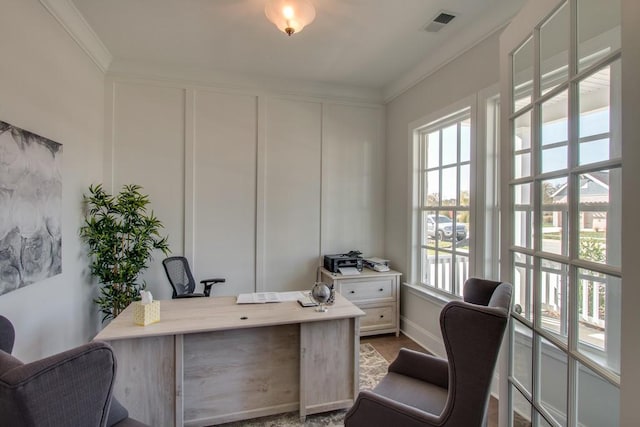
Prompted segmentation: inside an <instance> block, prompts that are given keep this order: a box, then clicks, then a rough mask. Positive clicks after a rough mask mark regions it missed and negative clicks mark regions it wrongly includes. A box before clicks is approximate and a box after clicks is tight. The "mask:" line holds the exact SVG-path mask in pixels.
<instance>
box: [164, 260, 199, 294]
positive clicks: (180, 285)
mask: <svg viewBox="0 0 640 427" xmlns="http://www.w3.org/2000/svg"><path fill="white" fill-rule="evenodd" d="M162 266H163V267H164V271H165V272H166V273H167V278H168V279H169V283H171V287H172V288H173V298H176V297H177V296H178V295H184V294H192V293H193V291H194V290H195V288H196V281H195V279H194V278H193V275H192V274H191V269H190V268H189V261H187V259H186V258H185V257H183V256H172V257H168V258H165V259H164V260H163V261H162Z"/></svg>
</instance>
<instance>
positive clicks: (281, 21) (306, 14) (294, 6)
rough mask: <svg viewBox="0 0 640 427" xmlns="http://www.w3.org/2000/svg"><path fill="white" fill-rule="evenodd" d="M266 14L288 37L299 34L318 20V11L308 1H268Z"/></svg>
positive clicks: (265, 8) (265, 9)
mask: <svg viewBox="0 0 640 427" xmlns="http://www.w3.org/2000/svg"><path fill="white" fill-rule="evenodd" d="M264 13H265V15H267V18H268V19H269V21H271V22H273V23H274V24H275V26H276V27H278V29H280V31H283V32H285V33H287V34H288V35H291V34H293V33H299V32H300V31H302V29H303V28H304V27H305V26H306V25H309V24H310V23H312V22H313V20H314V19H315V18H316V10H315V8H314V7H313V5H312V4H311V3H309V2H308V1H307V0H268V1H267V4H266V6H265V7H264Z"/></svg>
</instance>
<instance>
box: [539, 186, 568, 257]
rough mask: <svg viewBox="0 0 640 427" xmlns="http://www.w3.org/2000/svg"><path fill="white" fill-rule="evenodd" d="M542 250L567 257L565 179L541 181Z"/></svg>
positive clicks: (566, 194)
mask: <svg viewBox="0 0 640 427" xmlns="http://www.w3.org/2000/svg"><path fill="white" fill-rule="evenodd" d="M540 188H541V191H542V250H543V251H545V252H550V253H553V254H558V255H567V237H568V235H567V232H568V227H567V225H568V224H567V218H568V205H567V196H568V188H567V178H565V177H562V178H555V179H548V180H545V181H542V185H541V187H540Z"/></svg>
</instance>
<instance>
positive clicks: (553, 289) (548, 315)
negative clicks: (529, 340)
mask: <svg viewBox="0 0 640 427" xmlns="http://www.w3.org/2000/svg"><path fill="white" fill-rule="evenodd" d="M540 268H541V271H540V281H541V283H540V294H539V296H540V316H541V322H542V327H543V328H544V329H546V330H548V331H551V332H553V333H555V334H556V335H557V337H558V338H560V339H561V340H562V341H564V342H566V341H567V314H568V313H567V305H566V301H567V283H568V269H567V266H566V265H565V264H560V263H557V262H554V261H549V260H546V259H543V260H541V266H540Z"/></svg>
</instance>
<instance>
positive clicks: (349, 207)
mask: <svg viewBox="0 0 640 427" xmlns="http://www.w3.org/2000/svg"><path fill="white" fill-rule="evenodd" d="M107 84H108V87H109V90H108V91H107V93H112V94H113V96H112V97H111V98H110V99H108V100H107V111H108V112H111V113H108V114H107V121H108V123H107V144H108V150H107V161H106V165H105V166H106V169H107V170H108V171H112V176H109V174H108V173H107V176H106V179H107V182H108V184H110V183H113V185H114V186H115V188H116V189H117V188H119V187H120V186H121V184H123V183H138V184H140V185H142V186H143V187H144V190H145V191H146V192H148V193H149V195H150V197H151V201H152V204H153V209H154V211H155V213H156V214H157V216H158V217H159V218H160V219H161V220H162V221H163V222H164V224H165V226H166V230H165V231H166V232H167V233H168V234H169V236H170V244H171V249H172V252H173V254H175V255H181V254H184V255H185V256H187V258H188V259H189V262H190V263H191V266H192V269H193V270H194V275H195V277H196V280H199V279H202V278H208V277H214V276H222V277H225V278H226V279H227V283H226V284H224V285H222V286H220V287H219V288H217V292H216V294H218V295H236V294H238V293H242V292H252V291H254V290H258V291H261V290H274V291H284V290H295V289H308V288H310V287H311V286H312V284H313V281H314V280H315V277H316V268H317V266H318V265H319V262H320V259H321V255H323V254H326V253H340V252H344V251H347V250H350V249H359V250H361V251H362V252H364V253H365V254H372V255H378V256H383V255H384V254H383V253H382V251H383V246H384V241H383V238H384V232H383V230H382V227H383V224H384V198H385V195H384V184H383V183H384V179H385V175H384V174H385V171H384V154H385V150H386V148H385V146H386V145H385V141H384V107H383V106H381V105H377V104H361V103H348V102H345V101H340V102H337V101H336V102H334V101H332V100H330V99H325V98H323V99H320V98H309V97H295V96H281V95H277V94H264V93H247V92H246V91H244V92H243V91H237V90H228V89H219V88H210V87H206V88H200V87H198V88H195V87H190V86H189V85H180V84H175V85H171V84H165V83H158V82H152V81H147V80H140V79H128V78H124V77H110V78H108V83H107ZM111 116H112V117H113V118H112V119H111ZM109 144H110V145H109ZM107 187H109V185H108V186H107ZM162 258H163V256H162V255H161V254H158V255H157V256H155V259H154V261H153V262H152V266H151V267H150V268H149V270H148V271H147V273H146V274H145V277H144V279H145V280H146V281H147V284H148V286H149V288H150V289H151V290H152V291H153V292H154V294H155V295H157V297H159V298H170V297H171V289H170V286H169V283H168V282H167V280H166V278H165V276H164V272H163V270H162V268H161V263H160V261H161V260H162Z"/></svg>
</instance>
